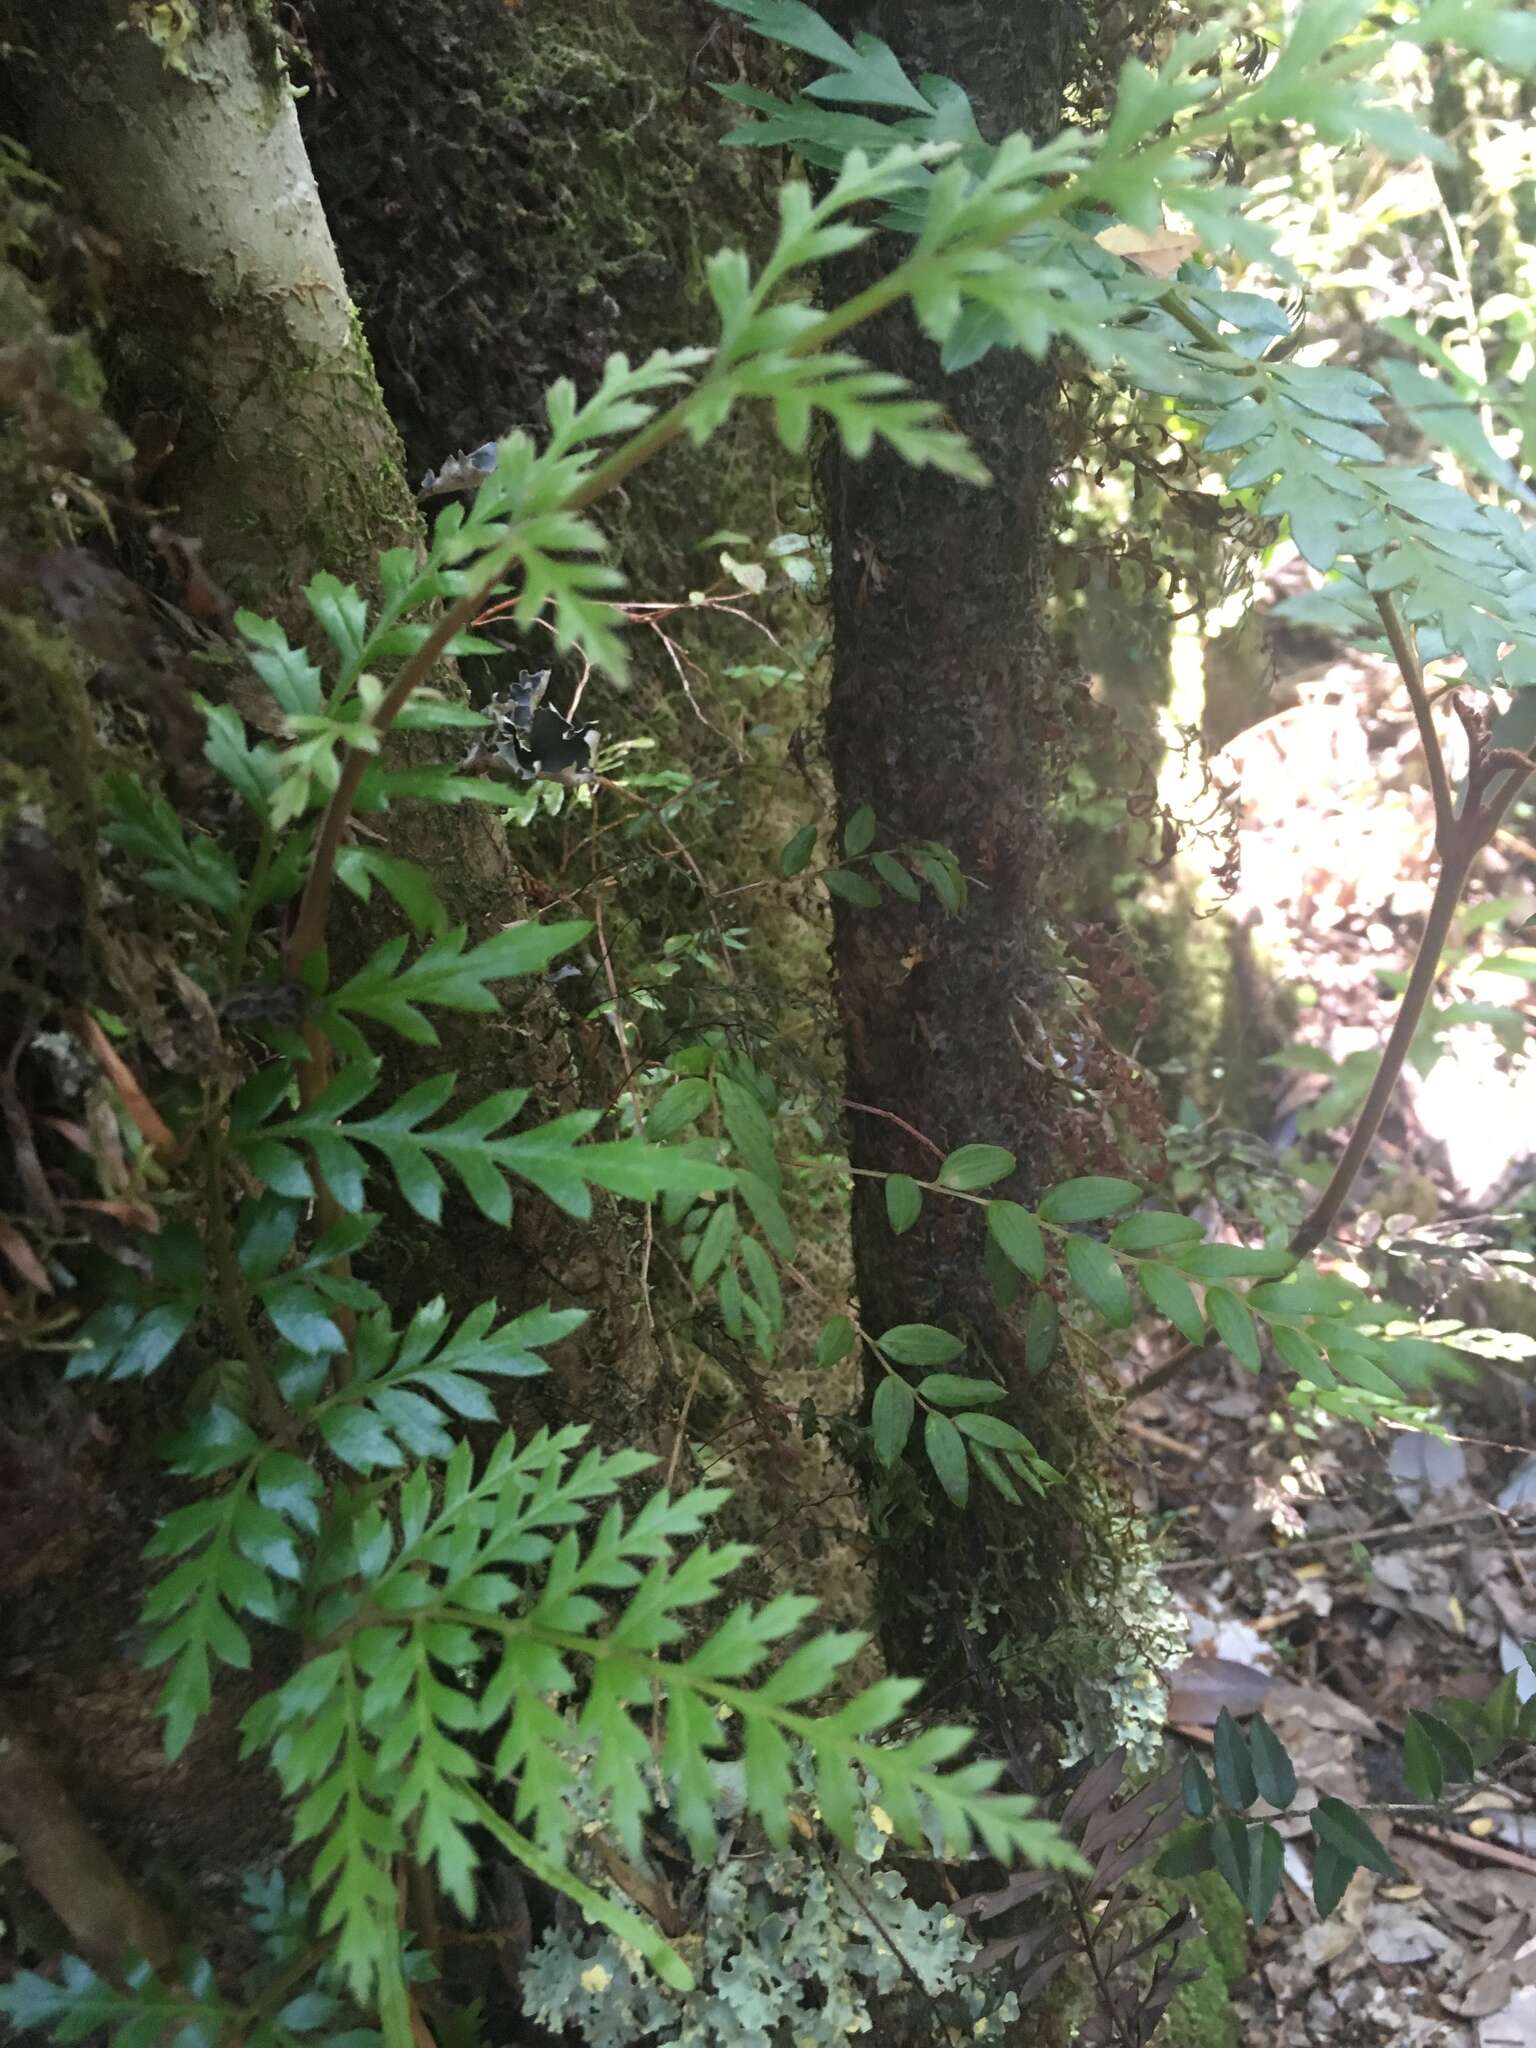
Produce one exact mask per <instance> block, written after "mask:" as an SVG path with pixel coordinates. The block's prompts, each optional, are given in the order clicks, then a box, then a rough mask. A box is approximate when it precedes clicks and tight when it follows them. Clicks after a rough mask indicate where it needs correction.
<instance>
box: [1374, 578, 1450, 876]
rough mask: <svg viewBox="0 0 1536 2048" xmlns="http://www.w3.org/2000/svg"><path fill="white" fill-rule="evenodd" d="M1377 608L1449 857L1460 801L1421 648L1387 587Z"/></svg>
mask: <svg viewBox="0 0 1536 2048" xmlns="http://www.w3.org/2000/svg"><path fill="white" fill-rule="evenodd" d="M1375 599H1376V609H1377V611H1378V612H1379V613H1380V614H1381V623H1382V625H1383V627H1384V628H1385V630H1386V635H1387V644H1388V645H1389V646H1390V647H1391V649H1392V658H1393V660H1394V661H1396V663H1397V667H1398V673H1399V674H1400V675H1401V676H1402V679H1403V684H1404V687H1405V688H1406V689H1407V692H1408V699H1409V702H1410V703H1411V704H1412V705H1413V715H1414V717H1415V718H1416V719H1417V720H1418V726H1419V739H1420V742H1421V743H1422V745H1423V748H1424V760H1425V764H1426V765H1427V767H1428V769H1429V789H1430V795H1431V796H1432V797H1433V799H1434V804H1435V844H1436V846H1437V847H1438V848H1439V850H1440V856H1441V858H1442V859H1445V858H1447V857H1448V856H1449V854H1450V850H1451V841H1452V836H1453V834H1454V833H1455V830H1456V803H1455V799H1454V798H1453V797H1452V795H1451V780H1450V777H1449V775H1448V774H1447V773H1446V768H1445V755H1444V753H1443V751H1442V749H1441V746H1440V737H1439V734H1438V733H1437V732H1436V731H1435V721H1434V716H1433V713H1432V712H1431V710H1430V704H1429V693H1428V692H1427V691H1426V690H1425V688H1424V670H1423V668H1422V666H1421V665H1420V662H1419V656H1418V650H1417V648H1416V647H1415V646H1414V644H1413V636H1412V635H1411V633H1410V632H1409V631H1408V629H1407V627H1406V626H1405V625H1404V624H1403V622H1402V620H1401V619H1400V618H1399V616H1398V611H1397V606H1396V605H1395V604H1393V602H1392V599H1391V597H1390V596H1389V594H1388V593H1387V592H1386V591H1385V590H1378V591H1377V592H1375Z"/></svg>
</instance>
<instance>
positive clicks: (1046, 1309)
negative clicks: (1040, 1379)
mask: <svg viewBox="0 0 1536 2048" xmlns="http://www.w3.org/2000/svg"><path fill="white" fill-rule="evenodd" d="M1060 1328H1061V1310H1060V1309H1059V1308H1058V1307H1057V1306H1056V1302H1055V1298H1054V1296H1052V1295H1049V1294H1047V1293H1046V1291H1045V1289H1044V1288H1043V1287H1042V1288H1040V1289H1039V1291H1038V1292H1037V1293H1036V1294H1035V1296H1034V1298H1033V1299H1032V1301H1031V1302H1030V1304H1029V1322H1028V1324H1027V1326H1026V1329H1025V1333H1024V1369H1025V1371H1026V1372H1028V1373H1031V1374H1034V1373H1037V1372H1043V1371H1044V1370H1045V1368H1046V1367H1047V1366H1048V1365H1049V1364H1050V1362H1051V1357H1052V1354H1053V1353H1054V1352H1055V1349H1056V1337H1057V1333H1058V1331H1059V1330H1060Z"/></svg>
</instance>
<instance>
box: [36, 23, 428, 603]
mask: <svg viewBox="0 0 1536 2048" xmlns="http://www.w3.org/2000/svg"><path fill="white" fill-rule="evenodd" d="M23 11H24V12H26V10H23ZM203 13H204V15H205V17H206V20H205V22H204V24H203V26H202V27H201V28H199V29H195V30H193V31H191V32H186V30H185V25H184V24H183V23H182V21H181V18H180V15H179V12H178V10H175V9H170V8H166V9H141V10H138V11H137V13H136V14H134V15H132V16H130V15H129V13H128V11H127V10H126V9H125V8H124V7H123V6H122V5H120V4H117V0H58V4H57V5H55V6H52V7H49V8H46V9H34V10H32V11H31V17H30V23H29V27H28V33H27V35H26V37H25V39H24V42H25V45H26V46H27V47H29V48H30V50H31V52H32V53H33V58H34V63H33V66H32V68H31V70H30V72H29V75H28V79H27V86H28V90H27V93H26V104H27V106H28V109H29V115H30V126H31V136H30V140H31V142H32V144H33V147H34V149H35V151H36V153H37V156H38V158H39V160H40V162H41V163H42V165H43V167H44V168H45V169H47V170H48V171H50V172H51V173H52V175H53V176H54V177H55V178H57V179H58V180H59V182H60V184H61V185H62V186H63V187H64V189H65V190H66V191H67V192H68V194H69V195H70V199H71V203H72V204H74V205H75V206H77V207H78V208H79V209H80V210H81V211H82V212H83V213H85V214H86V215H87V216H88V217H89V218H90V220H91V221H92V223H93V224H94V225H95V226H96V227H98V228H101V229H104V230H105V231H106V232H107V233H108V234H109V235H110V236H111V237H112V240H113V242H114V243H115V244H116V257H115V262H114V275H113V280H112V284H113V290H112V306H113V329H114V348H113V360H112V363H111V375H112V381H113V387H114V396H115V397H116V398H117V400H118V401H119V409H120V411H121V412H122V413H123V415H124V418H123V424H124V425H125V426H127V427H128V428H129V429H130V430H131V431H133V432H134V434H135V439H136V441H137V442H138V445H139V449H140V456H141V466H142V468H143V469H144V470H151V469H152V470H153V478H152V488H153V491H154V495H155V498H156V500H157V501H158V502H160V503H162V504H164V505H166V506H167V508H168V518H169V521H170V523H171V524H173V525H175V526H177V527H178V528H180V529H181V530H182V531H183V532H185V533H187V534H188V535H192V536H195V537H196V538H197V539H198V540H199V541H200V542H201V543H202V545H203V547H204V548H205V549H206V551H207V555H208V559H209V561H210V562H211V563H216V564H217V567H218V571H219V573H220V574H221V576H222V578H223V579H224V581H225V582H226V583H227V584H228V585H229V586H230V588H231V589H232V590H233V591H234V592H235V593H236V594H237V595H239V596H241V597H246V596H252V597H257V598H259V599H261V600H264V601H270V599H271V598H272V596H273V594H274V590H275V589H280V588H281V587H282V586H283V585H284V584H285V583H287V582H290V581H295V580H302V579H303V578H304V577H305V576H307V575H309V574H312V573H313V571H314V570H315V569H316V568H317V567H319V566H321V565H324V566H326V567H328V568H330V569H332V570H334V571H335V572H337V573H338V574H343V575H345V574H359V573H364V572H366V570H367V569H369V568H371V565H372V560H373V556H374V553H375V551H376V550H377V548H378V547H380V546H386V545H388V544H389V542H390V541H391V540H392V539H399V538H401V537H402V536H404V535H405V534H406V533H408V532H409V531H410V530H412V528H413V527H414V524H415V518H414V511H413V508H412V506H411V503H410V499H409V495H408V493H407V492H406V490H405V488H404V479H403V476H402V474H401V468H400V448H399V441H398V437H397V436H396V433H395V430H394V428H393V426H392V424H391V422H390V419H389V416H388V414H387V413H386V412H385V410H384V407H383V405H382V403H381V402H380V399H379V394H378V387H377V385H376V383H375V381H374V377H373V369H372V365H371V363H370V361H369V357H368V350H367V346H366V343H365V342H364V341H363V338H362V333H361V330H360V328H359V327H358V324H357V320H356V316H355V314H354V312H353V308H352V301H351V298H350V296H349V294H348V291H347V286H346V282H345V280H344V278H343V276H342V273H341V266H340V264H339V262H338V261H337V257H336V250H335V247H334V245H333V243H332V240H331V235H330V230H329V228H328V226H327V224H326V219H325V215H324V213H323V212H322V210H321V207H320V204H319V200H318V197H317V195H316V191H315V184H314V179H313V177H312V176H311V173H310V169H309V164H308V160H307V158H306V156H305V153H304V144H303V142H302V140H301V138H300V135H299V126H298V120H297V117H296V114H295V111H294V101H293V94H292V89H291V87H290V85H289V82H288V79H287V76H286V73H285V72H284V70H283V68H282V66H281V64H280V62H279V61H278V58H277V54H276V51H275V49H274V48H273V47H272V46H271V45H270V42H269V41H267V40H266V39H265V37H264V36H263V35H261V34H260V33H259V32H258V31H257V30H256V29H255V28H253V26H252V23H253V22H254V21H256V19H257V18H258V17H257V11H256V10H255V9H246V8H243V7H216V8H205V9H204V10H203ZM157 27H158V28H159V29H160V31H161V34H160V35H159V36H158V37H157V36H156V35H155V34H153V33H151V31H152V30H154V29H156V28H157Z"/></svg>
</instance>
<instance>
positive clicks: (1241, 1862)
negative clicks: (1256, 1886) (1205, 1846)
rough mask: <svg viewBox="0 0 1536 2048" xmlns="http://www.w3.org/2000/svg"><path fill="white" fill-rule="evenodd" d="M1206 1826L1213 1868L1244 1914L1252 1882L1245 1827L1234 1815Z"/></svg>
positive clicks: (1246, 1829) (1210, 1822)
mask: <svg viewBox="0 0 1536 2048" xmlns="http://www.w3.org/2000/svg"><path fill="white" fill-rule="evenodd" d="M1206 1825H1207V1826H1208V1827H1209V1829H1210V1831H1211V1854H1212V1856H1213V1857H1214V1858H1215V1861H1216V1868H1217V1869H1218V1870H1219V1871H1220V1872H1221V1874H1222V1876H1223V1877H1224V1878H1225V1879H1226V1883H1227V1888H1228V1890H1229V1891H1230V1892H1231V1893H1232V1895H1233V1897H1234V1898H1235V1899H1236V1900H1237V1902H1238V1904H1239V1905H1240V1906H1241V1907H1242V1909H1243V1911H1244V1912H1245V1913H1246V1912H1247V1910H1248V1899H1249V1888H1250V1882H1251V1878H1250V1872H1249V1842H1248V1828H1247V1824H1246V1823H1245V1822H1243V1821H1240V1820H1239V1819H1238V1818H1237V1817H1236V1815H1235V1814H1234V1815H1231V1816H1229V1817H1228V1818H1225V1819H1221V1820H1213V1821H1208V1822H1207V1823H1206Z"/></svg>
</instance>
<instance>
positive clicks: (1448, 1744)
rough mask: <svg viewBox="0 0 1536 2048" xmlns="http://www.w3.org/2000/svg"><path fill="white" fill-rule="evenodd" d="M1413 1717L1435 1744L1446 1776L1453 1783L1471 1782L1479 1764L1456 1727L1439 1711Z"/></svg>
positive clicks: (1463, 1783) (1417, 1714)
mask: <svg viewBox="0 0 1536 2048" xmlns="http://www.w3.org/2000/svg"><path fill="white" fill-rule="evenodd" d="M1412 1719H1413V1721H1414V1722H1415V1723H1416V1724H1417V1725H1418V1727H1419V1728H1421V1729H1422V1730H1423V1732H1424V1733H1425V1734H1426V1735H1427V1736H1428V1737H1429V1739H1430V1741H1431V1742H1432V1743H1433V1744H1434V1746H1435V1749H1436V1752H1437V1753H1438V1755H1439V1758H1440V1763H1441V1767H1442V1769H1443V1770H1444V1773H1445V1776H1446V1777H1447V1778H1448V1779H1450V1781H1451V1782H1452V1783H1453V1784H1458V1785H1465V1784H1469V1783H1470V1782H1471V1780H1472V1779H1473V1778H1474V1777H1475V1776H1476V1774H1477V1766H1476V1764H1475V1763H1474V1762H1473V1760H1472V1752H1471V1750H1470V1749H1469V1748H1468V1746H1467V1744H1466V1742H1465V1741H1464V1740H1463V1739H1462V1737H1461V1735H1460V1734H1459V1733H1458V1732H1457V1731H1456V1729H1454V1728H1453V1727H1451V1725H1450V1723H1449V1722H1448V1721H1446V1720H1444V1719H1443V1718H1442V1717H1441V1715H1440V1714H1439V1712H1438V1711H1437V1712H1435V1713H1432V1714H1425V1713H1416V1714H1414V1715H1413V1716H1412Z"/></svg>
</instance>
